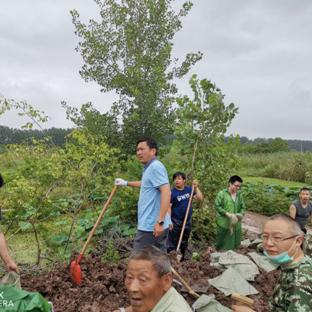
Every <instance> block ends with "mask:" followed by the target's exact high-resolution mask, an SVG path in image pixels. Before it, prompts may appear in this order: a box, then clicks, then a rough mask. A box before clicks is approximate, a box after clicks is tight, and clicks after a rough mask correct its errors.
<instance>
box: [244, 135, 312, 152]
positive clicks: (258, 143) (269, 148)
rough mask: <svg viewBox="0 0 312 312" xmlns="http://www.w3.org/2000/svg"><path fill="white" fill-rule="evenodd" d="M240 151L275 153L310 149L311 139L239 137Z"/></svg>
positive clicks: (311, 148)
mask: <svg viewBox="0 0 312 312" xmlns="http://www.w3.org/2000/svg"><path fill="white" fill-rule="evenodd" d="M240 143H241V151H242V152H247V153H248V152H249V153H275V152H287V151H290V150H295V151H299V152H310V151H312V141H308V140H284V139H282V138H255V139H253V140H252V139H249V138H248V137H246V136H241V137H240Z"/></svg>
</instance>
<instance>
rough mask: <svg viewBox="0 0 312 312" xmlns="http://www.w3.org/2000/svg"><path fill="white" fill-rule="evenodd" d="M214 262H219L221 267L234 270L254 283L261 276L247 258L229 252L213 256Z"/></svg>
mask: <svg viewBox="0 0 312 312" xmlns="http://www.w3.org/2000/svg"><path fill="white" fill-rule="evenodd" d="M211 259H212V260H211V261H212V262H216V261H217V262H218V264H219V265H221V267H222V266H223V267H225V268H230V267H231V268H233V269H235V270H237V271H238V272H239V273H240V274H241V276H242V277H243V278H244V279H245V280H247V281H254V280H255V276H256V275H257V274H259V270H258V267H257V266H256V264H255V263H254V262H253V261H251V260H250V259H249V258H248V257H247V256H245V255H242V254H239V253H236V252H235V251H233V250H229V251H226V252H222V253H217V255H214V254H212V255H211Z"/></svg>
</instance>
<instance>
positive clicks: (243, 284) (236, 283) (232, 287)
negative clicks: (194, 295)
mask: <svg viewBox="0 0 312 312" xmlns="http://www.w3.org/2000/svg"><path fill="white" fill-rule="evenodd" d="M208 282H209V283H210V284H211V285H212V286H214V287H215V288H217V289H218V290H220V291H222V292H223V293H224V294H225V295H226V296H229V295H231V294H232V293H234V292H235V293H239V294H241V295H244V296H248V295H256V294H258V291H257V290H256V289H255V288H254V287H253V286H252V285H250V284H249V283H248V282H247V281H246V280H245V279H244V278H243V277H242V276H241V274H240V273H239V272H238V271H237V270H235V269H233V268H231V267H230V268H228V269H227V270H226V271H224V272H223V273H222V275H219V276H217V277H215V278H212V279H209V280H208Z"/></svg>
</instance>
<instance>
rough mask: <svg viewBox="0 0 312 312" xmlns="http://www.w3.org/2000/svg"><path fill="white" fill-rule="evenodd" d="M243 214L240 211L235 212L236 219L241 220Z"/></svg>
mask: <svg viewBox="0 0 312 312" xmlns="http://www.w3.org/2000/svg"><path fill="white" fill-rule="evenodd" d="M243 217H244V216H243V214H241V213H237V214H236V218H237V219H238V221H242V219H243Z"/></svg>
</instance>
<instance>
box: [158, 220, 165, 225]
mask: <svg viewBox="0 0 312 312" xmlns="http://www.w3.org/2000/svg"><path fill="white" fill-rule="evenodd" d="M157 223H158V224H159V225H164V223H165V222H164V220H158V221H157Z"/></svg>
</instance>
